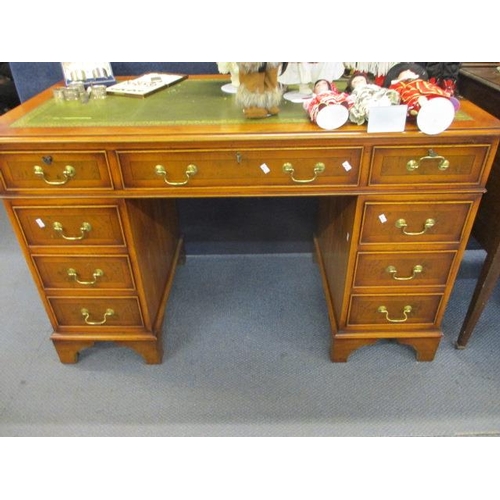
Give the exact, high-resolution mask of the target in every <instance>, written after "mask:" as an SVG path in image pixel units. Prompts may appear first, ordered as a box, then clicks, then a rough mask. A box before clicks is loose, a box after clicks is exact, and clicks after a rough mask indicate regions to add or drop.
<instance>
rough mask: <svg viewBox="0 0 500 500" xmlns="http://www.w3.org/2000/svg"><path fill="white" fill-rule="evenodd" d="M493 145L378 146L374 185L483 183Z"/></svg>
mask: <svg viewBox="0 0 500 500" xmlns="http://www.w3.org/2000/svg"><path fill="white" fill-rule="evenodd" d="M489 150H490V146H489V145H485V144H477V145H476V144H474V145H455V146H449V145H446V146H442V145H429V146H422V147H404V146H402V147H375V148H374V150H373V161H372V167H371V176H370V184H372V185H376V184H398V185H404V184H410V185H413V184H442V183H446V184H448V183H457V184H473V185H475V184H476V185H477V184H478V183H479V182H480V179H481V176H482V173H483V168H484V166H485V160H486V157H487V154H488V152H489Z"/></svg>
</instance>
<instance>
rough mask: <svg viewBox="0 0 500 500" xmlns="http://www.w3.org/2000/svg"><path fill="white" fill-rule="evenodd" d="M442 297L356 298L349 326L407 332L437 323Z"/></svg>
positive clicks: (437, 295) (352, 299)
mask: <svg viewBox="0 0 500 500" xmlns="http://www.w3.org/2000/svg"><path fill="white" fill-rule="evenodd" d="M441 299H442V295H440V294H430V295H411V294H405V295H353V296H352V297H351V304H350V307H349V319H348V325H349V326H369V325H370V326H385V327H390V328H399V329H404V328H406V327H409V328H411V327H412V326H415V325H416V324H418V325H433V324H434V323H435V322H436V318H437V313H438V310H439V305H440V303H441Z"/></svg>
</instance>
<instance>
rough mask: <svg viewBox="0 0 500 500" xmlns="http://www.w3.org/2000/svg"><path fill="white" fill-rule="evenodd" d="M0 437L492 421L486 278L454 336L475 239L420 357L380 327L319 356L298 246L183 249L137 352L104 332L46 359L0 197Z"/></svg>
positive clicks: (405, 430) (458, 431)
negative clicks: (106, 338) (431, 347)
mask: <svg viewBox="0 0 500 500" xmlns="http://www.w3.org/2000/svg"><path fill="white" fill-rule="evenodd" d="M0 235H1V240H0V276H1V281H0V317H1V318H2V321H1V326H0V345H1V349H0V366H1V379H0V435H2V436H475V435H485V436H498V435H500V355H499V354H500V335H499V332H498V321H499V317H500V316H499V313H500V290H496V291H495V293H494V295H493V297H492V298H491V300H490V302H489V304H488V306H487V307H486V310H485V312H484V313H483V315H482V318H481V320H480V322H479V324H478V326H477V329H476V332H475V334H474V336H473V337H472V339H471V341H470V343H469V346H468V347H467V349H465V350H463V351H458V350H456V349H455V348H454V346H453V344H454V342H455V340H456V337H457V335H458V332H459V329H460V326H461V323H462V321H463V317H464V315H465V311H466V308H467V306H468V302H469V300H470V297H471V294H472V291H473V288H474V285H475V278H476V276H477V273H478V272H479V268H480V266H481V263H482V260H483V259H484V252H482V251H481V250H470V251H468V252H467V255H466V258H465V260H464V263H463V264H462V267H461V271H460V276H459V279H458V280H457V283H456V286H455V288H454V291H453V295H452V298H451V301H450V306H449V308H448V310H447V313H446V316H445V319H444V323H443V329H444V338H443V340H442V343H441V345H440V348H439V350H438V353H437V355H436V359H435V360H434V361H433V362H431V363H419V362H417V361H416V360H415V355H414V352H413V350H412V349H411V348H409V347H406V346H400V345H398V344H394V343H392V342H389V341H382V342H379V343H378V344H376V345H374V346H369V347H365V348H362V349H359V350H358V351H356V352H354V353H353V354H352V355H351V357H350V358H349V361H348V362H347V363H346V364H333V363H331V362H330V361H329V358H328V347H329V323H328V317H327V313H326V307H325V301H324V298H323V291H322V286H321V280H320V276H319V272H318V269H317V266H316V265H315V264H314V263H313V261H312V257H311V255H310V254H309V253H272V254H269V253H265V254H264V253H261V254H242V253H240V254H225V255H209V254H206V255H188V259H187V262H186V265H184V266H182V267H180V268H179V270H178V273H177V275H176V279H175V282H174V286H173V290H172V294H171V298H170V301H169V304H168V308H167V314H166V320H165V325H164V332H165V348H166V353H165V357H164V362H163V364H161V365H156V366H148V365H145V364H144V363H143V361H142V359H141V358H140V357H139V356H138V355H137V354H135V353H134V352H133V351H131V350H128V349H126V348H119V347H116V346H115V345H114V344H112V343H109V344H108V343H103V344H100V345H99V346H97V347H94V348H91V349H88V350H86V351H83V352H82V354H81V355H80V359H79V362H78V363H77V364H75V365H63V364H61V363H60V362H59V360H58V358H57V355H56V353H55V350H54V348H53V346H52V343H51V342H50V340H49V336H50V334H51V328H50V325H49V322H48V320H47V319H46V316H45V313H44V310H43V307H42V305H41V302H40V299H39V297H38V294H37V292H36V289H35V286H34V284H33V283H32V281H31V278H30V276H29V272H28V270H27V267H26V264H25V262H24V258H23V257H22V255H21V252H20V250H19V247H18V244H17V241H16V240H15V238H14V236H13V234H12V230H11V228H10V226H9V224H8V222H7V221H6V216H5V212H4V208H3V206H2V207H1V209H0Z"/></svg>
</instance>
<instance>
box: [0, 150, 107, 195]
mask: <svg viewBox="0 0 500 500" xmlns="http://www.w3.org/2000/svg"><path fill="white" fill-rule="evenodd" d="M0 171H1V172H2V177H3V180H4V183H5V189H6V191H9V190H16V191H24V190H40V189H44V190H47V189H50V190H53V191H57V190H60V191H63V190H64V191H66V190H67V191H71V190H74V189H85V188H92V189H99V188H100V189H112V188H113V184H112V182H111V176H110V173H109V166H108V161H107V157H106V153H105V152H103V151H83V152H79V151H54V152H51V151H38V152H29V153H26V152H21V151H20V152H14V151H13V152H7V153H0Z"/></svg>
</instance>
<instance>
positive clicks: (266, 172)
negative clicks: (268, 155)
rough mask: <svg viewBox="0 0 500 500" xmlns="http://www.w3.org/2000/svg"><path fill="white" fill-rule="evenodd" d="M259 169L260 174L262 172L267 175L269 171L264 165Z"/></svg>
mask: <svg viewBox="0 0 500 500" xmlns="http://www.w3.org/2000/svg"><path fill="white" fill-rule="evenodd" d="M260 169H261V170H262V172H264V173H265V174H268V173H269V172H270V171H271V169H270V168H269V167H268V166H267V165H266V164H265V163H263V164H262V165H261V166H260Z"/></svg>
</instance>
